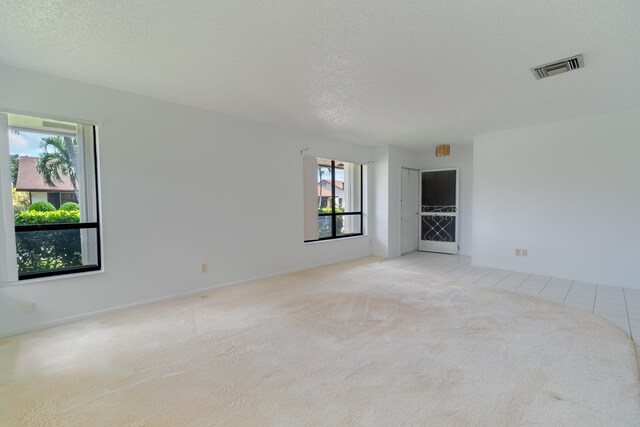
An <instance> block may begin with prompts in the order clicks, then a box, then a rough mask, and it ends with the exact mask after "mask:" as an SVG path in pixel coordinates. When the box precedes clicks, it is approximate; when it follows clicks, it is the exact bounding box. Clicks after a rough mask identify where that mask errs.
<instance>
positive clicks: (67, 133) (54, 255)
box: [0, 113, 101, 283]
mask: <svg viewBox="0 0 640 427" xmlns="http://www.w3.org/2000/svg"><path fill="white" fill-rule="evenodd" d="M0 171H1V172H2V174H1V175H0V186H1V189H0V196H1V197H2V199H1V201H2V210H0V223H2V225H3V226H4V227H2V231H0V235H2V234H3V233H4V235H2V236H0V237H4V239H3V241H4V244H3V245H2V247H1V248H0V263H1V264H2V266H5V265H6V266H7V268H6V269H5V268H2V269H0V283H1V282H13V281H16V280H22V279H30V278H38V277H44V276H52V275H60V274H70V273H78V272H85V271H92V270H99V269H100V268H101V266H100V262H101V261H100V259H101V256H100V228H99V227H100V226H99V216H98V188H97V183H98V180H97V159H96V137H95V128H94V126H92V125H86V124H81V123H72V122H65V121H59V120H50V119H44V118H38V117H30V116H24V115H17V114H6V113H0Z"/></svg>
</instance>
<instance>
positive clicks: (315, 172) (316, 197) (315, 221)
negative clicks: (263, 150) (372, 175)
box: [304, 157, 363, 242]
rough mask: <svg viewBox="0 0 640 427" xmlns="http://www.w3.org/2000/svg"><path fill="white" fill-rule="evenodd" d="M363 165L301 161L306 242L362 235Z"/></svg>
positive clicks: (311, 158) (308, 159)
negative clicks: (302, 164) (302, 162)
mask: <svg viewBox="0 0 640 427" xmlns="http://www.w3.org/2000/svg"><path fill="white" fill-rule="evenodd" d="M362 170H363V166H362V165H360V164H356V163H348V162H343V161H339V160H330V159H323V158H317V157H305V158H304V175H305V176H304V186H305V233H304V240H305V242H310V241H316V240H328V239H337V238H341V237H349V236H358V235H362V234H363V216H362V188H363V183H362V175H363V174H362Z"/></svg>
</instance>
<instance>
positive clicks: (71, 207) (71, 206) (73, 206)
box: [58, 202, 80, 211]
mask: <svg viewBox="0 0 640 427" xmlns="http://www.w3.org/2000/svg"><path fill="white" fill-rule="evenodd" d="M58 210H59V211H79V210H80V205H79V204H77V203H76V202H67V203H63V204H62V206H60V209H58Z"/></svg>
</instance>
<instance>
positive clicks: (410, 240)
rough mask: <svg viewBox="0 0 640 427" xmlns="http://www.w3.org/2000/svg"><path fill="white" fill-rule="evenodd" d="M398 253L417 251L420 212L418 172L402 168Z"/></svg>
mask: <svg viewBox="0 0 640 427" xmlns="http://www.w3.org/2000/svg"><path fill="white" fill-rule="evenodd" d="M400 194H401V196H400V215H401V217H400V236H401V238H400V246H401V248H400V253H401V254H402V255H404V254H408V253H409V252H414V251H417V250H418V235H419V228H418V221H419V211H420V198H419V194H420V171H419V170H417V169H410V168H402V180H401V183H400Z"/></svg>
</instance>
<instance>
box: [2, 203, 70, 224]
mask: <svg viewBox="0 0 640 427" xmlns="http://www.w3.org/2000/svg"><path fill="white" fill-rule="evenodd" d="M37 203H40V202H37ZM34 204H35V203H34ZM31 206H33V205H31ZM13 219H14V221H15V224H16V225H40V224H75V223H78V222H80V211H56V210H54V211H53V212H39V211H33V210H28V211H22V212H18V213H17V214H15V215H14V216H13Z"/></svg>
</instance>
